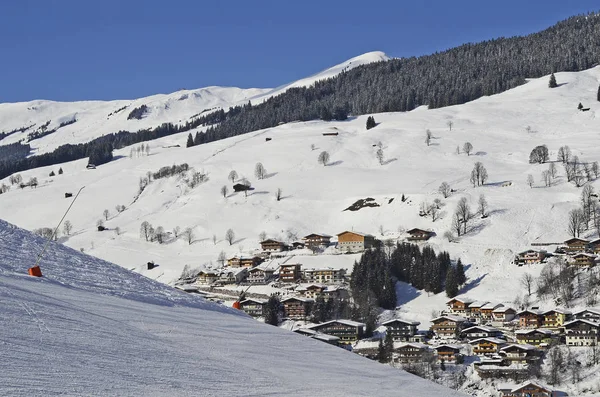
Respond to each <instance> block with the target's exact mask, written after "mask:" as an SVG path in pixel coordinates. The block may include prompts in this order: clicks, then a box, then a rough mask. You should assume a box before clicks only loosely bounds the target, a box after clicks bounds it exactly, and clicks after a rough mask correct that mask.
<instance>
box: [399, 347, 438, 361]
mask: <svg viewBox="0 0 600 397" xmlns="http://www.w3.org/2000/svg"><path fill="white" fill-rule="evenodd" d="M429 349H430V348H429V346H427V345H424V344H423V343H403V344H402V345H400V346H399V347H397V348H396V349H394V352H395V353H396V361H397V362H399V363H402V364H408V363H417V362H421V361H423V357H424V356H425V354H427V353H428V352H429V351H430V350H429Z"/></svg>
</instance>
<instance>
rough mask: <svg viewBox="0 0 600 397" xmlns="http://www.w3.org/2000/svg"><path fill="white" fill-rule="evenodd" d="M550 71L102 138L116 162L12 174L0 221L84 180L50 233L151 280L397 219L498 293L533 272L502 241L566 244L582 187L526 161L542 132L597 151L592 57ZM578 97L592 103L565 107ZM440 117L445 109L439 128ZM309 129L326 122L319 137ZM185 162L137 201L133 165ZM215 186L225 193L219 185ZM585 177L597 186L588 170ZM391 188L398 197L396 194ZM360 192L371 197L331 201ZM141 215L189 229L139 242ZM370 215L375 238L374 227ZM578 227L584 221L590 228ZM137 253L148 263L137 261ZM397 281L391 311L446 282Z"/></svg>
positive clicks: (0, 200) (419, 303)
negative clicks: (215, 126) (434, 209)
mask: <svg viewBox="0 0 600 397" xmlns="http://www.w3.org/2000/svg"><path fill="white" fill-rule="evenodd" d="M556 78H557V80H558V83H559V87H558V88H555V89H549V88H548V76H544V77H542V78H539V79H532V80H530V81H529V82H528V83H527V84H525V85H523V86H520V87H518V88H515V89H512V90H509V91H507V92H504V93H502V94H498V95H494V96H490V97H484V98H481V99H479V100H476V101H473V102H470V103H467V104H464V105H459V106H452V107H447V108H442V109H435V110H427V109H426V108H424V107H420V108H418V109H415V110H414V111H412V112H407V113H382V114H375V115H374V116H375V119H376V121H377V123H379V124H378V126H377V127H375V128H373V129H371V130H368V131H366V130H365V122H366V116H361V117H354V118H350V119H349V120H347V121H343V122H336V121H332V122H322V121H312V122H296V123H288V124H284V125H280V126H278V127H275V128H272V129H267V130H261V131H256V132H253V133H249V134H246V135H243V136H238V137H233V138H229V139H225V140H221V141H217V142H213V143H210V144H204V145H199V146H195V147H193V148H188V149H186V148H184V147H179V148H177V147H171V146H172V145H174V144H179V145H182V146H184V144H185V139H186V136H187V133H184V134H178V135H173V136H170V137H166V138H162V139H159V140H155V141H152V142H150V146H151V154H150V156H141V157H134V158H129V157H128V156H129V154H130V149H131V148H129V147H127V148H124V149H122V150H119V151H116V152H115V155H116V157H117V159H116V160H114V161H112V162H111V163H109V164H106V165H103V166H101V167H99V168H98V169H96V170H86V169H85V164H86V160H80V161H75V162H71V163H67V164H63V165H62V168H63V170H64V174H63V175H60V176H58V175H57V176H56V177H48V176H47V175H48V174H49V173H50V171H51V170H54V171H55V172H56V171H57V168H58V167H44V168H40V169H36V170H31V171H27V172H23V173H21V174H22V176H23V178H24V180H28V179H29V178H30V177H32V176H36V177H38V179H39V186H38V187H37V188H36V189H29V188H26V189H23V190H21V189H17V188H16V187H14V188H13V189H11V191H9V192H8V193H6V194H3V195H1V196H0V218H2V219H6V220H7V221H10V222H13V223H15V224H17V225H19V226H21V227H24V228H26V229H30V230H32V229H35V228H39V227H50V226H53V225H55V224H56V223H57V222H58V220H59V219H60V217H61V216H62V213H63V212H64V210H66V208H67V206H68V205H69V204H70V200H67V199H64V193H65V192H76V191H77V190H78V189H79V188H80V187H82V186H85V188H84V190H83V192H82V194H81V196H80V198H79V200H78V202H77V203H76V204H75V205H74V207H73V209H72V212H71V213H70V214H69V216H68V219H69V220H70V221H71V222H72V223H73V225H74V228H73V231H72V233H71V235H70V236H63V237H61V240H60V241H61V242H63V243H64V244H66V245H67V246H70V247H72V248H74V249H77V250H80V249H83V250H84V251H85V252H86V253H89V254H91V255H94V256H97V257H100V258H103V259H105V260H109V261H112V262H114V263H117V264H119V265H121V266H123V267H125V268H128V269H133V270H135V271H138V272H140V273H142V274H144V275H146V276H148V277H151V278H154V279H157V280H159V281H161V282H164V283H170V282H173V281H174V280H175V279H176V278H178V276H179V275H180V273H181V271H182V269H183V267H184V266H185V265H189V266H191V267H192V268H193V267H201V266H211V264H212V265H216V261H217V257H218V256H219V253H220V252H221V251H224V252H225V253H226V255H227V257H230V256H233V255H235V254H239V253H244V254H249V253H252V252H253V251H254V250H256V249H257V248H259V245H258V242H259V234H260V233H261V232H262V231H264V232H266V234H267V235H268V236H270V237H273V238H280V239H283V240H286V239H287V238H288V237H289V236H292V237H293V235H297V236H299V237H302V236H303V235H306V234H308V233H311V232H324V233H329V234H332V235H335V234H336V233H339V232H342V231H344V230H352V229H354V230H359V231H364V232H367V233H372V234H375V235H376V237H378V238H381V239H388V238H393V239H395V238H403V237H405V234H403V233H402V231H403V230H408V229H410V228H413V227H420V228H425V229H431V230H433V231H435V232H436V233H437V236H436V237H434V238H433V239H432V240H430V244H431V245H432V246H433V247H434V248H435V249H436V250H442V249H444V250H448V251H449V252H450V253H451V255H452V257H453V258H457V257H460V258H461V259H462V260H463V262H464V263H465V264H467V276H468V278H469V282H468V283H467V286H466V287H465V288H464V289H463V291H462V293H463V294H466V295H468V296H470V297H473V298H481V299H484V298H485V299H490V298H491V297H493V298H494V299H495V300H497V301H499V302H508V303H510V302H512V301H513V300H514V298H515V297H516V296H522V295H523V291H522V288H521V287H520V285H519V283H518V282H517V280H518V279H519V278H520V277H521V275H522V274H523V273H525V272H530V273H533V274H534V275H535V274H537V273H538V272H539V270H540V268H516V267H515V266H514V265H512V264H511V263H510V262H511V260H512V258H513V256H514V254H515V253H516V252H519V251H521V250H523V249H525V248H528V247H530V244H531V243H544V242H561V241H564V240H565V239H566V238H568V237H569V235H568V232H567V226H566V224H567V216H568V212H569V211H570V210H571V209H573V208H576V207H577V206H579V205H580V204H579V202H580V201H579V198H580V188H576V187H575V186H574V185H573V184H572V183H568V182H566V180H565V172H564V169H563V167H562V165H561V164H557V170H558V177H557V178H556V179H554V180H553V181H552V186H551V187H547V188H546V187H543V186H544V184H543V181H542V180H541V173H542V171H544V170H546V169H547V168H548V165H547V164H545V165H539V164H529V162H528V159H529V153H530V152H531V150H532V149H533V148H534V147H535V146H537V145H541V144H545V145H547V146H548V149H549V151H550V158H551V160H555V159H556V156H557V151H558V148H559V147H561V146H563V145H569V146H570V147H571V150H572V151H573V154H574V155H577V156H578V157H579V159H580V161H582V162H588V163H591V162H593V161H596V160H598V159H600V149H598V148H597V145H596V142H597V130H598V119H597V118H596V115H597V114H598V112H599V111H600V103H598V102H597V101H596V92H597V88H598V84H599V81H600V68H599V67H596V68H593V69H589V70H586V71H583V72H565V73H557V74H556ZM579 102H582V103H583V105H584V106H585V107H590V110H589V111H587V112H581V111H578V110H577V105H578V103H579ZM448 121H452V122H453V126H452V131H449V128H448V124H447V123H448ZM528 126H529V127H530V128H529V129H527V127H528ZM426 129H430V130H431V131H432V134H433V139H432V140H431V145H430V146H427V145H426V144H425V130H426ZM323 132H338V133H339V135H337V136H323V135H322V133H323ZM265 138H272V140H271V141H268V142H267V141H266V140H265ZM378 142H381V143H382V145H383V151H384V162H383V165H380V164H379V162H378V160H377V158H376V156H375V151H376V147H374V145H376V144H377V143H378ZM465 142H471V143H472V145H473V147H474V149H473V152H472V153H471V155H469V156H468V155H467V154H465V153H464V152H463V150H462V149H461V150H460V154H457V153H456V148H457V147H460V148H462V147H463V144H464V143H465ZM311 145H315V149H314V150H312V148H311ZM324 150H326V151H328V152H329V153H330V156H331V159H330V163H329V165H327V166H326V167H324V166H323V165H321V164H319V163H318V162H317V157H318V155H319V153H320V152H321V151H324ZM477 161H481V162H482V163H483V164H484V166H485V167H486V168H487V170H488V173H489V180H488V181H487V183H486V185H485V186H482V187H477V188H474V187H473V186H472V185H471V183H470V182H469V175H470V172H471V169H472V168H473V165H474V163H475V162H477ZM184 162H185V163H188V164H189V166H190V167H193V168H194V169H196V170H198V171H199V170H204V172H205V173H206V174H207V176H208V181H206V182H204V183H202V184H200V185H199V186H197V187H195V188H194V189H191V188H189V187H188V186H187V185H186V183H184V180H183V179H182V178H181V177H171V178H163V179H159V180H156V181H154V182H152V183H151V184H150V185H149V186H148V187H147V188H146V189H145V190H144V191H143V193H142V194H141V195H140V196H139V197H138V198H137V199H136V197H137V194H138V190H139V179H140V178H141V177H145V176H146V174H147V172H156V171H158V169H159V168H161V167H163V166H172V165H174V164H181V163H184ZM257 162H261V163H262V164H263V165H264V166H265V168H266V169H267V177H266V178H265V179H263V180H257V179H256V178H255V177H254V167H255V164H256V163H257ZM232 169H233V170H236V171H237V173H238V174H239V177H240V178H241V177H247V178H248V179H249V180H250V181H252V185H253V186H254V188H255V190H254V191H252V192H250V194H249V195H248V197H245V196H244V194H243V193H236V194H234V193H232V186H231V185H232V183H231V182H230V181H228V179H227V176H228V174H229V172H230V171H231V170H232ZM528 174H532V175H533V176H534V179H535V185H534V187H533V188H530V187H529V186H528V185H527V182H526V180H527V175H528ZM188 177H189V175H188ZM444 181H446V182H448V183H449V184H450V186H451V187H452V188H453V189H455V190H456V192H455V193H454V194H453V195H451V196H450V197H449V198H448V199H443V198H442V196H441V194H439V193H438V192H437V190H438V186H439V185H440V184H441V183H442V182H444ZM3 182H4V183H7V184H8V180H4V181H3ZM506 182H510V184H509V183H506ZM224 185H226V186H228V190H229V192H228V195H227V198H224V197H222V196H221V195H220V193H219V191H220V189H221V187H222V186H224ZM505 185H510V186H506V187H503V186H505ZM592 185H593V186H596V188H597V181H594V182H592ZM278 188H281V189H282V191H283V199H282V200H281V201H276V199H275V193H276V191H277V189H278ZM480 194H484V195H485V196H486V198H487V201H488V203H489V214H490V216H489V217H488V218H487V219H484V220H477V221H476V223H475V224H474V226H473V228H472V230H471V231H470V232H469V233H468V234H467V235H466V236H463V237H461V238H460V241H459V242H458V243H449V242H448V241H447V240H446V239H444V238H443V234H444V232H445V231H447V230H449V229H450V228H451V218H452V213H453V212H454V209H455V207H456V204H457V202H458V200H459V199H460V198H461V197H466V198H467V199H468V200H469V202H470V205H471V207H472V209H473V210H475V209H476V207H477V201H478V197H479V195H480ZM402 195H405V196H406V197H407V201H406V202H402V201H401V197H402ZM367 197H371V198H374V199H375V200H376V201H377V202H378V203H379V204H380V207H376V208H364V209H361V210H359V211H357V212H351V211H343V210H344V209H345V208H347V207H348V206H350V205H351V204H352V203H353V202H355V201H356V200H358V199H363V198H367ZM436 198H439V199H441V200H442V202H443V204H444V207H443V208H442V211H441V217H440V219H438V220H436V221H435V222H433V221H432V220H431V218H429V217H428V218H423V217H420V216H419V215H418V213H419V207H420V204H421V202H428V203H431V202H433V200H434V199H436ZM391 199H393V200H391ZM116 205H125V206H126V210H125V211H123V212H121V213H117V212H116V211H115V210H114V208H115V206H116ZM104 209H108V210H109V211H110V216H109V220H108V221H106V226H107V227H108V228H109V229H112V230H109V231H106V232H97V231H96V221H97V220H98V219H100V218H102V212H103V210H104ZM143 221H148V222H150V223H151V224H152V225H153V226H154V227H158V226H163V227H164V228H165V229H166V230H167V231H171V230H173V229H174V228H175V227H176V226H179V227H180V228H181V229H185V228H186V227H191V228H193V231H194V234H195V239H194V241H193V244H191V245H190V244H188V243H187V242H186V241H184V239H182V238H179V239H177V240H175V239H168V240H167V241H166V242H165V243H164V244H158V243H150V242H146V241H145V240H144V239H142V238H141V237H140V225H141V223H142V222H143ZM380 226H381V228H382V229H383V231H384V235H380V234H379V230H380ZM116 227H119V229H120V234H119V235H117V234H116V233H115V232H114V229H115V228H116ZM229 228H231V229H233V231H234V232H235V235H236V238H235V239H234V243H233V245H229V243H227V242H226V241H225V238H224V236H225V232H226V231H227V230H228V229H229ZM213 235H214V236H216V240H217V241H216V244H215V243H213ZM585 236H589V237H594V236H595V234H594V232H592V231H589V232H587V234H586V235H585ZM547 248H548V249H550V250H552V249H553V246H550V247H547ZM334 251H335V250H333V251H331V252H329V253H333V252H334ZM295 255H296V256H295V257H294V258H292V259H291V260H292V261H297V262H299V263H302V264H304V265H305V266H335V267H346V268H351V267H352V264H353V262H354V260H355V259H357V256H356V255H323V256H313V255H307V253H304V254H303V255H299V254H298V253H295ZM149 260H154V261H155V262H156V263H158V264H159V267H157V268H155V269H153V270H150V271H148V270H146V269H145V263H146V262H147V261H149ZM398 292H399V293H398V295H399V301H398V304H399V306H401V308H400V309H399V310H400V311H402V312H405V313H406V314H405V315H406V316H408V317H412V318H415V319H416V320H419V321H421V322H423V323H424V324H426V323H427V321H428V320H429V319H430V318H431V313H432V312H433V311H439V310H440V309H442V308H443V302H444V300H445V295H444V294H439V295H436V296H432V297H429V296H427V294H421V293H420V292H418V291H414V290H412V289H411V288H409V287H406V286H404V287H403V286H399V291H398Z"/></svg>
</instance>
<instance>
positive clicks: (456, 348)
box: [433, 343, 461, 350]
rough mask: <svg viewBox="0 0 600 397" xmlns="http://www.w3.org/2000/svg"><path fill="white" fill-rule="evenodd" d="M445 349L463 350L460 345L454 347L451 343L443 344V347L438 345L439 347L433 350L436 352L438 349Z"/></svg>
mask: <svg viewBox="0 0 600 397" xmlns="http://www.w3.org/2000/svg"><path fill="white" fill-rule="evenodd" d="M443 347H447V348H450V349H453V350H460V348H461V346H460V345H452V344H449V343H446V344H443V345H437V346H434V347H433V348H434V349H435V350H437V349H441V348H443Z"/></svg>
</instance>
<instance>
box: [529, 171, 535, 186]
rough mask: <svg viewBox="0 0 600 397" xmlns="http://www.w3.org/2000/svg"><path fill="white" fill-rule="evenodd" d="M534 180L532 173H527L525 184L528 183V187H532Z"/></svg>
mask: <svg viewBox="0 0 600 397" xmlns="http://www.w3.org/2000/svg"><path fill="white" fill-rule="evenodd" d="M534 183H535V182H534V180H533V175H531V174H529V175H527V184H528V185H529V187H531V188H533V184H534Z"/></svg>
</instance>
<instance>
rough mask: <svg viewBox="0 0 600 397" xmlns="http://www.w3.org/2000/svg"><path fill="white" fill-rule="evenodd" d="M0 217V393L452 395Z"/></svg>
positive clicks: (419, 380) (407, 375)
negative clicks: (47, 240)
mask: <svg viewBox="0 0 600 397" xmlns="http://www.w3.org/2000/svg"><path fill="white" fill-rule="evenodd" d="M43 245H44V240H43V239H41V238H39V237H35V236H33V235H31V234H30V233H28V232H26V231H24V230H22V229H19V228H17V227H15V226H12V225H10V224H8V223H6V222H4V221H0V318H1V319H2V321H0V352H1V357H2V359H1V360H0V395H3V396H32V395H36V396H37V395H40V396H41V395H43V396H53V395H61V396H82V395H85V396H92V395H98V396H100V395H102V396H106V395H118V396H124V395H127V396H134V395H139V396H141V395H144V396H174V395H176V396H187V395H189V396H192V395H194V396H224V395H228V396H265V395H272V396H275V395H286V396H324V395H328V396H373V395H397V394H398V393H401V394H402V395H407V396H408V395H410V396H453V395H458V393H456V392H453V391H451V390H448V389H445V388H443V387H441V386H438V385H435V384H433V383H430V382H427V381H425V380H422V379H420V378H417V377H415V376H413V375H410V374H408V373H405V372H402V371H399V370H395V369H392V368H390V367H388V366H385V365H381V364H378V363H376V362H372V361H370V360H367V359H364V358H361V357H359V356H357V355H355V354H353V353H350V352H347V351H345V350H343V349H341V348H337V347H333V346H330V345H327V344H325V343H323V342H319V341H316V340H313V339H310V338H306V337H304V336H301V335H297V334H293V333H291V332H289V331H286V330H282V329H280V328H277V327H272V326H268V325H265V324H261V323H259V322H257V321H255V320H253V319H251V318H250V317H247V316H246V315H244V314H243V313H242V312H239V311H236V310H233V309H227V308H225V307H223V306H221V305H217V304H214V303H210V302H206V301H204V300H203V299H202V298H200V297H199V296H197V295H188V294H185V293H183V292H180V291H178V290H175V289H173V288H170V287H168V286H165V285H163V284H160V283H158V282H155V281H152V280H150V279H147V278H146V277H143V276H140V275H138V274H135V273H132V272H129V271H127V270H124V269H122V268H121V267H119V266H116V265H113V264H111V263H108V262H104V261H102V260H99V259H96V258H94V257H92V256H88V255H85V254H82V253H80V252H78V251H75V250H72V249H69V248H67V247H64V246H63V245H60V244H55V243H52V244H50V245H49V247H48V251H47V253H46V255H45V257H44V259H43V260H42V262H41V264H42V271H43V272H44V277H43V278H34V277H30V276H27V275H26V273H27V268H28V267H29V266H31V265H32V263H34V261H35V258H36V256H37V254H38V253H39V252H40V251H41V249H42V246H43Z"/></svg>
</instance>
